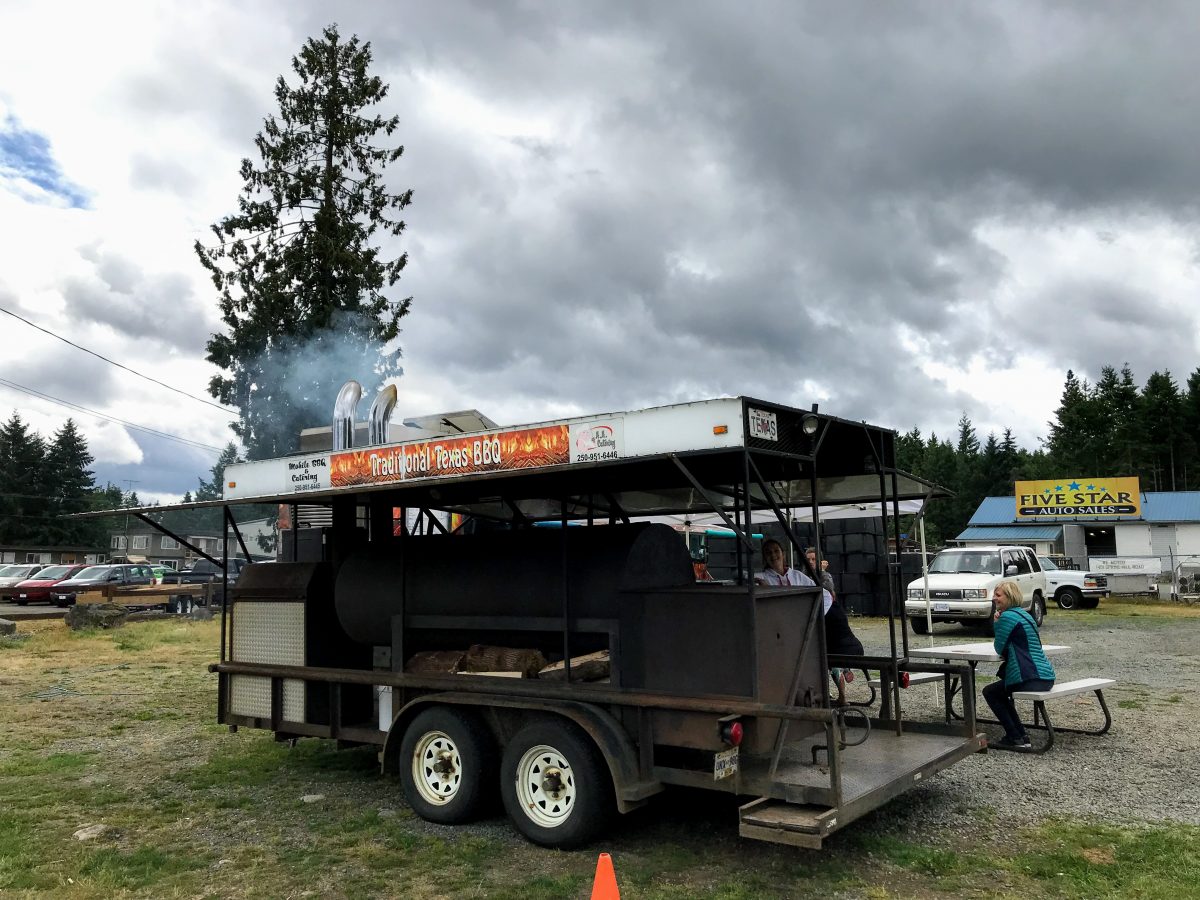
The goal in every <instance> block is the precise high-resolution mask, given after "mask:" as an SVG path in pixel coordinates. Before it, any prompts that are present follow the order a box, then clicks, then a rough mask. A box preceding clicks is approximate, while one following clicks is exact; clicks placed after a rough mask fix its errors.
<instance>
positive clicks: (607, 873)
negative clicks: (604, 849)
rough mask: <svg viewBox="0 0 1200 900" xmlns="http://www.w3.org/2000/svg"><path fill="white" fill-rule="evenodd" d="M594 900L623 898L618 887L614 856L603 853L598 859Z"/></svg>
mask: <svg viewBox="0 0 1200 900" xmlns="http://www.w3.org/2000/svg"><path fill="white" fill-rule="evenodd" d="M592 900H621V891H620V889H619V888H618V887H617V873H616V872H614V871H613V864H612V857H611V856H609V855H608V854H607V853H601V854H600V858H599V859H598V860H596V880H595V881H593V882H592Z"/></svg>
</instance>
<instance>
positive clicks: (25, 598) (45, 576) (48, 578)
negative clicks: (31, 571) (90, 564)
mask: <svg viewBox="0 0 1200 900" xmlns="http://www.w3.org/2000/svg"><path fill="white" fill-rule="evenodd" d="M86 568H87V565H85V564H83V563H79V564H75V565H63V566H47V567H46V568H44V569H42V570H41V571H40V572H38V573H37V574H36V575H34V576H33V577H32V578H26V579H25V580H24V581H18V582H17V583H16V584H15V585H13V588H12V590H13V599H14V600H15V601H16V603H17V606H27V605H28V604H30V603H49V602H50V589H51V588H52V587H54V586H55V585H57V584H58V583H59V582H62V581H66V580H67V579H68V578H74V577H75V576H76V575H78V574H79V573H80V572H82V571H83V570H84V569H86Z"/></svg>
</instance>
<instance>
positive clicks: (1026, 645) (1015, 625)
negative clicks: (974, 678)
mask: <svg viewBox="0 0 1200 900" xmlns="http://www.w3.org/2000/svg"><path fill="white" fill-rule="evenodd" d="M992 602H993V603H995V605H996V616H995V619H996V630H995V635H996V637H995V640H994V641H993V642H992V643H993V646H994V647H995V648H996V653H998V654H999V656H1000V659H1001V660H1003V661H1002V662H1001V663H1000V671H999V672H997V673H996V675H997V677H998V678H999V679H1000V680H999V681H995V682H993V683H992V684H989V685H986V686H985V687H984V689H983V699H984V700H986V701H987V704H988V706H990V707H991V708H992V712H993V713H995V715H996V718H997V719H998V720H999V722H1000V724H1001V725H1003V726H1004V738H1003V740H1000V741H997V742H996V743H994V744H992V746H993V747H996V748H997V749H1000V750H1029V749H1031V748H1032V744H1031V743H1030V741H1029V735H1028V734H1026V733H1025V726H1024V725H1022V724H1021V719H1020V717H1019V716H1018V715H1017V707H1016V705H1015V704H1014V703H1013V698H1012V695H1013V693H1014V692H1015V691H1048V690H1050V688H1052V687H1054V668H1053V667H1052V666H1051V665H1050V661H1049V660H1048V659H1046V654H1045V653H1043V652H1042V639H1041V637H1040V636H1039V635H1038V629H1037V623H1035V622H1034V621H1033V616H1031V615H1030V614H1029V613H1027V612H1026V611H1025V610H1024V609H1022V608H1021V589H1020V588H1019V587H1017V583H1016V582H1015V581H1002V582H1000V583H999V584H998V585H996V590H995V591H994V592H993V593H992Z"/></svg>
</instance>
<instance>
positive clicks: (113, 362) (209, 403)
mask: <svg viewBox="0 0 1200 900" xmlns="http://www.w3.org/2000/svg"><path fill="white" fill-rule="evenodd" d="M0 312H2V313H5V314H6V315H10V316H12V317H13V318H14V319H19V320H20V321H22V322H24V323H25V324H26V325H28V326H29V327H30V328H36V329H37V330H38V331H40V332H42V333H43V334H48V335H50V337H52V338H56V339H57V340H60V341H62V342H63V343H64V344H69V345H70V346H72V347H74V348H75V349H76V350H82V351H83V352H84V353H90V354H91V355H92V356H94V357H96V359H102V360H104V361H105V362H106V363H108V364H109V365H113V366H116V367H117V368H118V369H124V370H125V371H126V372H130V373H132V374H134V375H136V376H137V377H138V378H145V379H146V380H147V381H152V382H154V383H155V384H157V385H158V386H159V387H165V388H166V389H167V390H168V391H174V392H175V393H177V394H182V395H183V396H185V397H187V398H189V399H191V400H195V401H196V402H197V403H203V404H205V405H206V406H211V407H212V408H213V409H219V410H220V411H221V412H223V413H227V414H229V415H231V416H236V415H237V413H236V412H235V411H234V410H232V409H226V408H225V407H224V406H221V405H220V404H219V403H213V402H212V401H211V400H205V399H204V398H203V397H197V396H196V395H195V394H189V393H188V392H187V391H181V390H180V389H179V388H177V387H171V385H169V384H164V383H163V382H161V381H159V380H158V379H157V378H151V377H150V376H149V375H143V374H142V373H141V372H138V371H137V370H135V369H131V368H129V366H126V365H123V364H121V363H119V362H117V361H116V360H113V359H109V358H108V357H107V356H101V355H100V354H99V353H97V352H96V351H95V350H89V349H88V348H87V347H81V346H79V345H78V344H76V343H75V342H74V341H70V340H67V339H66V338H65V337H63V336H62V335H58V334H55V333H54V332H53V331H48V330H46V329H45V328H43V327H42V326H41V325H36V324H34V323H33V322H30V321H29V320H28V319H26V318H25V317H24V316H19V315H17V314H16V313H15V312H13V311H12V310H11V309H5V308H4V307H3V306H0Z"/></svg>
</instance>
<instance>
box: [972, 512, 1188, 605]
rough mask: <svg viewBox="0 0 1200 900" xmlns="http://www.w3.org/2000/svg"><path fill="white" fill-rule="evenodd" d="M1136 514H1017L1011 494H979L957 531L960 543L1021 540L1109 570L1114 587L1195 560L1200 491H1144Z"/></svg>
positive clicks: (1131, 586)
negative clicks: (980, 498) (963, 526)
mask: <svg viewBox="0 0 1200 900" xmlns="http://www.w3.org/2000/svg"><path fill="white" fill-rule="evenodd" d="M1140 498H1141V505H1140V509H1139V515H1137V516H1136V517H1134V516H1120V515H1109V516H1104V515H1100V516H1083V517H1079V516H1073V517H1069V518H1056V517H1053V516H1039V517H1038V518H1037V519H1029V518H1022V517H1019V516H1018V515H1017V502H1016V497H1015V496H1014V497H985V498H984V500H983V502H982V503H981V504H979V508H978V509H976V510H975V514H974V515H972V516H971V519H970V521H969V522H968V523H967V527H966V529H965V530H964V531H963V532H962V533H961V534H960V535H958V537H957V538H956V539H955V543H960V544H976V543H979V544H984V543H986V544H995V543H1016V544H1025V545H1027V546H1030V547H1032V548H1033V549H1034V551H1035V552H1037V553H1040V554H1047V555H1053V556H1064V557H1066V558H1068V559H1069V560H1071V562H1072V563H1074V564H1075V565H1076V566H1078V567H1079V568H1080V569H1087V570H1089V571H1094V572H1103V573H1106V574H1108V575H1109V584H1110V585H1111V586H1112V587H1113V590H1114V591H1116V592H1117V593H1127V592H1136V591H1139V590H1146V588H1147V586H1148V585H1149V584H1152V583H1162V584H1165V583H1167V582H1169V581H1170V576H1171V571H1172V570H1173V569H1174V568H1175V567H1176V566H1178V565H1179V564H1180V563H1181V562H1184V563H1186V562H1188V561H1189V558H1190V557H1194V558H1195V562H1196V564H1197V565H1198V566H1200V491H1146V492H1142V493H1141V494H1140Z"/></svg>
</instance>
